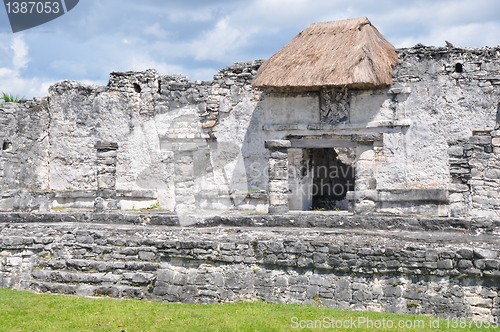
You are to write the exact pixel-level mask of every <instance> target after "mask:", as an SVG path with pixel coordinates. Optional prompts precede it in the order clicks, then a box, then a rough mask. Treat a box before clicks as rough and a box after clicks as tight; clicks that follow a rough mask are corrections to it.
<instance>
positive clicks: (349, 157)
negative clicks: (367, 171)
mask: <svg viewBox="0 0 500 332" xmlns="http://www.w3.org/2000/svg"><path fill="white" fill-rule="evenodd" d="M308 150H309V151H308V152H309V157H310V160H309V161H310V165H311V168H312V172H313V188H312V209H313V210H347V209H348V202H347V200H346V195H347V192H348V191H353V190H354V181H355V166H354V165H355V160H356V151H355V149H353V148H325V149H308Z"/></svg>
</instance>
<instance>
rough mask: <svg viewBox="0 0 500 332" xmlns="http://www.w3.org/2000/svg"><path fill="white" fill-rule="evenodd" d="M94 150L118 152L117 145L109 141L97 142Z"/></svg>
mask: <svg viewBox="0 0 500 332" xmlns="http://www.w3.org/2000/svg"><path fill="white" fill-rule="evenodd" d="M94 148H95V149H97V150H118V143H113V142H110V141H98V142H97V143H96V144H95V145H94Z"/></svg>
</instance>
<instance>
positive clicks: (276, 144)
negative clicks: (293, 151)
mask: <svg viewBox="0 0 500 332" xmlns="http://www.w3.org/2000/svg"><path fill="white" fill-rule="evenodd" d="M265 147H266V149H269V150H272V149H274V150H275V149H288V148H290V147H292V143H291V142H290V141H288V140H269V141H265Z"/></svg>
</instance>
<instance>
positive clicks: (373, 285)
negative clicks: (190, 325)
mask: <svg viewBox="0 0 500 332" xmlns="http://www.w3.org/2000/svg"><path fill="white" fill-rule="evenodd" d="M187 217H188V216H182V217H181V218H179V217H178V216H176V215H174V214H169V213H150V214H147V213H137V214H94V213H90V212H89V213H51V214H29V213H0V286H1V287H4V288H14V289H26V290H32V291H37V292H50V293H65V294H75V295H79V296H111V297H127V298H141V299H151V300H161V301H168V302H186V303H218V302H231V301H241V300H250V301H254V300H260V299H263V300H266V301H272V302H284V303H321V304H322V305H325V306H329V307H339V308H344V309H354V310H375V311H388V312H399V313H421V314H431V315H435V316H446V317H467V318H472V319H478V320H488V321H493V320H494V319H498V317H499V316H500V294H499V289H498V288H499V285H500V257H499V252H500V241H499V234H500V228H499V227H500V222H499V221H491V220H468V219H452V218H425V217H417V216H398V217H394V216H382V215H380V216H353V215H348V214H345V213H316V212H310V213H290V214H286V215H240V214H232V215H219V216H215V215H214V216H201V215H193V216H189V217H190V218H187ZM187 222H189V223H191V225H189V226H187V225H186V223H187ZM181 224H184V226H181Z"/></svg>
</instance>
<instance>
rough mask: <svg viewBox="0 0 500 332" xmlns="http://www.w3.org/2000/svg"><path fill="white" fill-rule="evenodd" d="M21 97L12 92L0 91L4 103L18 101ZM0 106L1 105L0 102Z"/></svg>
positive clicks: (0, 97)
mask: <svg viewBox="0 0 500 332" xmlns="http://www.w3.org/2000/svg"><path fill="white" fill-rule="evenodd" d="M23 98H24V97H22V98H19V97H18V96H14V95H13V94H10V93H6V92H2V94H1V96H0V99H1V100H3V102H4V103H18V102H19V101H20V100H21V99H23ZM0 107H3V105H2V104H1V103H0Z"/></svg>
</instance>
